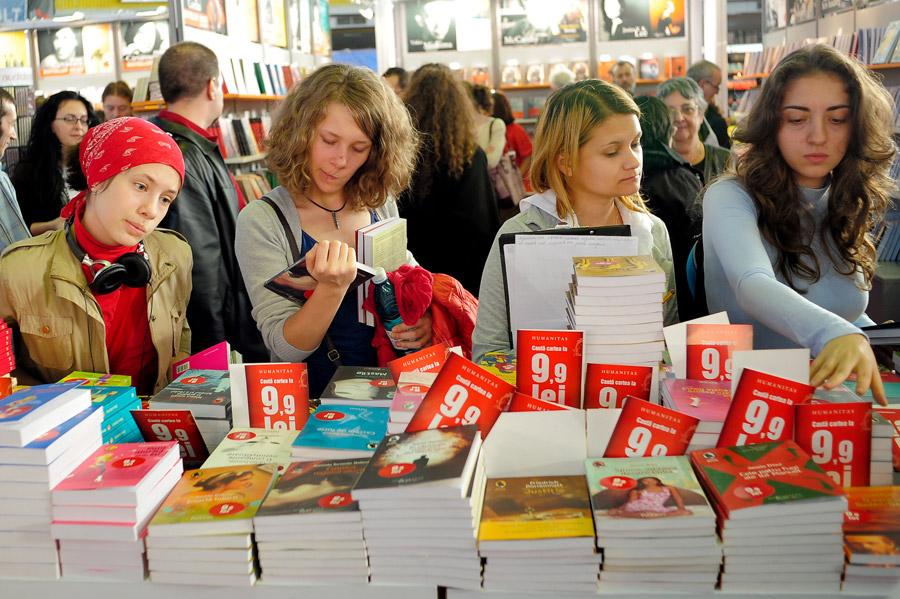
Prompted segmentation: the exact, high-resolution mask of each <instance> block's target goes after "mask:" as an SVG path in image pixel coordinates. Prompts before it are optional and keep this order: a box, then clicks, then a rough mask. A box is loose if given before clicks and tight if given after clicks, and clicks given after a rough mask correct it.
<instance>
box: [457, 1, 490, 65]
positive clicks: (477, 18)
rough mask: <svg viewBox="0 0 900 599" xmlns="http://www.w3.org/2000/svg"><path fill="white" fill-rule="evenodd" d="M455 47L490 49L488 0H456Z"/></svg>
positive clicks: (460, 48)
mask: <svg viewBox="0 0 900 599" xmlns="http://www.w3.org/2000/svg"><path fill="white" fill-rule="evenodd" d="M456 49H457V50H459V51H460V52H468V51H470V50H490V49H491V3H490V0H456Z"/></svg>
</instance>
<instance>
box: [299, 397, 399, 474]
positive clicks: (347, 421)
mask: <svg viewBox="0 0 900 599" xmlns="http://www.w3.org/2000/svg"><path fill="white" fill-rule="evenodd" d="M389 411H390V409H389V408H370V407H368V406H319V407H318V408H316V410H315V411H314V412H313V413H312V414H311V415H310V416H309V420H307V421H306V424H305V425H304V426H303V430H301V431H300V434H298V435H297V438H296V439H295V440H294V444H293V447H292V448H291V458H292V459H293V460H295V461H303V460H336V459H342V458H367V457H369V456H371V455H372V454H373V453H375V448H377V447H378V444H379V443H380V442H381V440H382V439H383V438H384V435H385V432H386V431H387V423H388V417H389Z"/></svg>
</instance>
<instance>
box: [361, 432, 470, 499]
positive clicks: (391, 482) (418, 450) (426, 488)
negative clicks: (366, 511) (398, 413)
mask: <svg viewBox="0 0 900 599" xmlns="http://www.w3.org/2000/svg"><path fill="white" fill-rule="evenodd" d="M480 449H481V435H479V434H478V427H476V426H475V425H474V424H470V425H466V426H454V427H450V428H439V429H432V430H423V431H417V432H414V433H400V434H397V435H388V436H386V437H385V438H384V439H383V440H382V441H381V443H380V444H379V445H378V448H377V449H376V450H375V454H374V455H373V456H372V459H371V460H369V463H368V465H367V466H366V469H365V470H364V471H363V473H362V474H361V475H360V477H359V479H358V480H357V481H356V484H355V485H354V486H353V493H352V494H353V499H355V500H357V501H359V500H362V499H375V498H381V497H384V498H387V497H446V498H461V497H465V496H466V494H467V492H468V489H469V483H470V481H471V479H472V474H473V473H474V471H475V462H476V460H477V458H478V453H479V451H480Z"/></svg>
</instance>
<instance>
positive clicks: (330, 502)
mask: <svg viewBox="0 0 900 599" xmlns="http://www.w3.org/2000/svg"><path fill="white" fill-rule="evenodd" d="M352 502H353V498H352V497H350V493H331V494H330V495H325V496H324V497H321V498H319V507H322V508H325V509H335V508H339V507H344V506H347V505H350V503H352Z"/></svg>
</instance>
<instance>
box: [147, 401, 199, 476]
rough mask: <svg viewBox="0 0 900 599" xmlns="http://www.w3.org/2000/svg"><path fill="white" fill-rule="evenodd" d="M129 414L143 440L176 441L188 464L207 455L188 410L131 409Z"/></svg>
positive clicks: (182, 456) (197, 462)
mask: <svg viewBox="0 0 900 599" xmlns="http://www.w3.org/2000/svg"><path fill="white" fill-rule="evenodd" d="M131 415H132V416H133V417H134V421H135V423H137V426H138V429H139V430H140V431H141V436H143V437H144V441H177V442H178V447H179V449H180V451H181V458H182V459H183V460H184V461H185V462H186V463H187V464H188V465H194V464H196V465H199V464H200V463H202V462H203V461H204V460H205V459H206V458H208V457H209V450H208V449H207V448H206V443H205V442H204V441H203V436H202V435H201V434H200V429H199V428H198V427H197V422H196V421H195V420H194V416H193V414H191V412H190V410H132V411H131Z"/></svg>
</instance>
